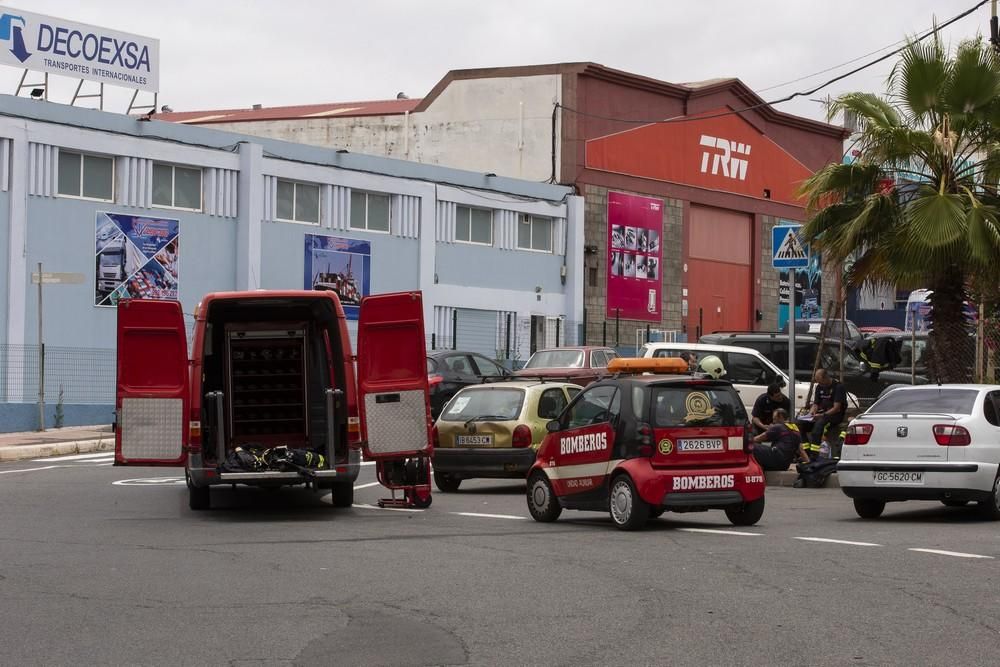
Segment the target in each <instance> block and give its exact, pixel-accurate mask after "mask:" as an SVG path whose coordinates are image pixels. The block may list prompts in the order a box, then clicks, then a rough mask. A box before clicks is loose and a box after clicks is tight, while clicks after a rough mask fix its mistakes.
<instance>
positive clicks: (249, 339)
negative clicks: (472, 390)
mask: <svg viewBox="0 0 1000 667" xmlns="http://www.w3.org/2000/svg"><path fill="white" fill-rule="evenodd" d="M424 347H425V342H424V329H423V306H422V302H421V295H420V293H419V292H407V293H398V294H383V295H376V296H370V297H366V298H365V299H364V300H363V301H362V303H361V307H360V315H359V320H358V355H357V357H355V356H354V355H353V354H352V352H351V343H350V338H349V337H348V331H347V321H346V318H345V317H344V310H343V308H342V306H341V304H340V301H339V300H338V298H337V296H336V294H334V293H333V292H318V291H257V292H222V293H214V294H209V295H207V296H205V298H204V299H203V300H202V301H201V303H200V304H198V307H197V308H196V312H195V327H194V339H193V346H192V350H191V355H190V357H189V356H188V349H187V333H186V329H185V324H184V314H183V311H182V309H181V304H180V303H178V302H176V301H148V300H123V301H121V302H120V303H119V305H118V389H117V399H116V406H117V415H118V417H117V427H116V442H115V464H116V465H131V466H183V467H184V471H185V478H186V480H187V486H188V490H189V492H190V506H191V508H192V509H207V508H208V507H209V505H210V496H209V488H210V487H211V486H214V485H222V484H247V485H255V486H283V485H292V484H306V485H309V486H313V487H314V488H317V489H331V490H332V496H333V504H334V505H335V506H338V507H344V506H350V505H351V504H352V503H353V499H354V481H355V480H356V479H357V477H358V472H359V465H360V459H361V452H362V451H363V452H364V454H365V457H366V458H370V459H374V460H376V462H377V472H378V477H379V481H380V482H382V483H383V484H385V485H386V486H389V487H390V488H394V489H396V488H399V489H404V491H405V494H406V498H407V501H408V502H409V504H412V505H419V506H427V505H429V504H430V485H429V484H430V482H429V475H428V474H427V473H428V472H429V456H430V453H431V444H430V443H431V439H430V408H429V403H428V400H427V371H426V367H425V359H424V356H425V354H424ZM355 365H356V367H357V375H358V379H357V381H355ZM275 451H280V452H285V453H286V455H287V452H289V451H293V452H305V453H306V455H307V456H308V461H305V462H304V461H299V462H298V463H296V462H295V461H293V460H292V459H291V458H290V457H287V456H286V458H284V459H282V460H281V461H279V462H278V463H277V464H275V465H267V462H266V461H260V462H259V463H260V465H257V463H258V459H260V458H261V457H260V456H253V455H250V454H249V453H250V452H257V453H259V452H268V453H271V452H275ZM317 455H318V456H317ZM240 457H242V458H240ZM320 457H322V458H320ZM234 461H235V462H237V463H239V462H240V461H248V462H249V464H250V465H248V466H247V467H244V468H240V467H238V466H234V465H232V464H233V462H234ZM317 462H319V464H318V465H317Z"/></svg>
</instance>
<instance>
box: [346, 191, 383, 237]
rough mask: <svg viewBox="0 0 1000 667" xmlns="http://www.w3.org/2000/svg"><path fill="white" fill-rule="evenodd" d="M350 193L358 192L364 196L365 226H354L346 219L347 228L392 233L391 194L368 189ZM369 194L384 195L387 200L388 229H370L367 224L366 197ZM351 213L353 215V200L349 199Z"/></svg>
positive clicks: (358, 230) (367, 231)
mask: <svg viewBox="0 0 1000 667" xmlns="http://www.w3.org/2000/svg"><path fill="white" fill-rule="evenodd" d="M351 194H352V195H354V194H359V195H364V196H365V226H364V227H355V226H354V225H352V224H351V221H350V220H348V221H347V228H348V229H349V230H353V231H356V232H366V233H368V234H391V233H392V195H391V194H389V193H388V192H373V191H369V190H352V191H351ZM370 195H375V196H377V197H385V198H386V199H388V200H389V207H388V211H389V228H388V229H372V228H371V227H369V226H368V208H369V207H368V197H369V196H370ZM351 215H352V216H353V215H354V200H353V199H352V200H351Z"/></svg>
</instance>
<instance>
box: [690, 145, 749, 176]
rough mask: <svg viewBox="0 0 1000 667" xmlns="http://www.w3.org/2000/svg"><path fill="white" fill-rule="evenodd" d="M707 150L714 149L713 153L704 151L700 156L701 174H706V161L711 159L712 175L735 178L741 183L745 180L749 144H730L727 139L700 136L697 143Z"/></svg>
mask: <svg viewBox="0 0 1000 667" xmlns="http://www.w3.org/2000/svg"><path fill="white" fill-rule="evenodd" d="M698 143H700V144H701V145H702V146H706V147H707V148H712V149H716V150H714V151H711V152H709V151H707V150H706V151H704V152H702V154H701V173H703V174H707V173H708V160H709V158H711V159H712V175H713V176H715V175H717V174H719V173H721V174H722V176H724V177H726V178H735V179H738V180H741V181H745V180H747V166H748V165H749V161H748V160H747V158H749V157H750V144H744V143H739V142H736V141H732V142H730V141H729V140H728V139H722V138H719V137H710V136H708V135H707V134H703V135H701V140H700V141H699V142H698Z"/></svg>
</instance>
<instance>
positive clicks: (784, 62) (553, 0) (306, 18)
mask: <svg viewBox="0 0 1000 667" xmlns="http://www.w3.org/2000/svg"><path fill="white" fill-rule="evenodd" d="M974 4H976V1H975V0H937V1H936V2H935V1H932V0H834V1H830V0H825V1H821V0H743V1H742V2H735V1H728V0H725V1H724V0H612V1H610V2H597V1H596V0H530V1H528V0H495V1H493V2H484V1H476V0H423V1H420V0H405V1H404V0H313V1H311V2H310V1H307V0H282V1H281V2H277V1H264V0H161V1H152V2H145V1H142V0H87V1H86V2H81V1H80V0H0V5H6V6H9V7H14V8H17V9H22V10H27V11H32V12H36V13H41V14H49V15H53V16H58V17H61V18H65V19H70V20H75V21H80V22H85V23H91V24H96V25H101V26H105V27H108V28H113V29H116V30H121V31H125V32H132V33H137V34H141V35H146V36H150V37H156V38H158V39H159V40H160V56H161V69H160V100H159V101H160V104H161V105H162V104H169V105H170V106H171V107H172V108H173V109H174V110H175V111H182V110H195V109H211V108H232V107H249V106H250V105H252V104H255V103H258V104H263V105H265V106H284V105H290V104H307V103H319V102H335V101H358V100H371V99H389V98H394V97H395V96H396V93H397V92H400V91H403V92H405V93H406V94H408V95H409V96H410V97H421V96H423V95H425V94H426V93H427V92H428V91H429V90H430V89H431V88H432V87H433V85H434V84H435V83H436V82H437V81H438V80H439V79H440V78H441V77H442V76H444V74H445V73H446V72H447V71H448V70H450V69H462V68H469V67H488V66H503V65H532V64H539V63H552V62H568V61H585V60H586V61H594V62H597V63H601V64H603V65H607V66H608V67H614V68H618V69H623V70H627V71H630V72H634V73H637V74H642V75H645V76H649V77H654V78H659V79H663V80H666V81H672V82H684V81H697V80H702V79H709V78H716V77H723V76H735V77H739V78H741V79H743V81H745V82H746V83H747V84H748V85H749V86H750V87H751V88H753V89H754V90H756V91H758V92H759V93H760V94H761V95H762V96H763V97H764V98H765V99H768V100H771V99H776V98H778V97H782V96H784V95H786V94H788V93H791V92H794V91H796V90H803V89H806V88H809V87H812V86H814V85H816V84H818V83H821V82H823V81H825V80H827V79H828V78H831V77H833V76H835V75H837V74H839V73H842V72H845V71H847V70H849V69H851V68H852V67H855V66H857V64H861V62H866V61H867V60H868V59H864V60H862V61H860V62H859V63H856V64H854V65H849V66H846V67H841V68H838V69H836V70H834V71H832V72H829V73H826V74H821V75H819V76H815V77H812V78H809V79H806V80H805V81H801V82H798V83H795V84H793V85H788V86H783V87H780V88H774V89H770V90H765V88H768V87H770V86H774V85H776V84H781V83H785V82H787V81H790V80H792V79H797V78H799V77H803V76H806V75H809V74H813V73H815V72H817V71H819V70H823V69H826V68H829V67H832V66H834V65H838V64H840V63H843V62H845V61H848V60H851V59H854V58H857V57H858V56H862V55H864V54H867V53H869V52H872V51H876V50H879V49H883V47H886V46H888V45H890V44H892V43H894V42H896V41H898V40H901V39H903V38H905V37H906V36H907V35H912V34H914V33H916V32H923V31H925V30H927V29H929V28H930V27H931V26H932V25H933V23H934V19H935V16H936V18H937V20H938V22H939V23H940V22H944V21H945V20H947V19H949V18H951V17H953V16H955V15H957V14H959V13H961V12H962V11H964V10H966V9H968V8H970V7H972V6H973V5H974ZM988 31H989V3H987V4H986V5H985V6H983V7H981V8H980V9H978V10H977V11H976V12H975V13H974V14H972V15H970V16H968V17H966V18H964V19H962V20H960V21H959V22H957V23H955V24H954V25H953V26H951V27H949V28H948V29H946V30H943V31H942V34H943V35H944V37H945V39H946V41H947V42H950V43H952V44H956V43H957V42H958V41H959V40H960V39H963V38H965V37H972V36H974V35H975V34H976V33H977V32H981V33H983V34H988ZM884 52H885V51H880V52H879V54H876V56H871V58H874V57H877V55H880V54H882V53H884ZM890 62H892V61H891V60H890V61H889V62H887V63H884V64H882V65H879V66H876V67H873V68H871V69H870V70H868V71H867V72H865V73H863V74H857V75H854V76H852V77H850V78H848V79H846V80H844V81H842V82H840V83H838V84H835V85H833V86H831V87H829V88H827V89H825V90H824V91H823V92H821V93H817V94H814V95H812V96H811V97H813V98H819V97H822V96H825V94H827V93H829V94H831V95H834V96H836V95H837V93H839V92H844V91H847V90H872V91H879V90H881V88H882V83H883V82H884V80H885V77H886V75H887V73H888V71H889V68H890V64H889V63H890ZM20 74H21V72H20V71H19V70H15V69H13V68H9V67H0V92H3V93H13V92H14V90H15V88H16V86H17V81H18V79H19V77H20ZM85 85H86V84H85ZM92 85H93V86H95V87H96V84H92ZM75 86H76V81H75V80H70V79H66V78H63V77H55V76H52V79H51V85H50V90H51V92H50V98H51V99H52V100H53V101H62V102H68V101H69V99H70V98H71V97H72V94H73V90H74V88H75ZM130 96H131V91H124V90H122V89H113V88H108V89H107V100H106V104H105V109H107V110H110V111H118V112H124V111H125V109H126V108H127V105H128V100H129V98H130ZM779 108H780V109H782V110H784V111H788V112H791V113H797V114H800V115H804V116H809V117H812V118H821V117H822V116H823V113H824V112H823V109H822V107H821V105H820V104H819V103H817V102H813V101H810V100H809V99H801V98H800V99H799V100H797V101H793V102H788V103H785V104H782V105H780V106H779Z"/></svg>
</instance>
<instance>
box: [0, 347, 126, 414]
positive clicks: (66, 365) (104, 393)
mask: <svg viewBox="0 0 1000 667" xmlns="http://www.w3.org/2000/svg"><path fill="white" fill-rule="evenodd" d="M41 356H42V350H41V349H40V348H39V346H38V345H0V401H2V402H4V403H34V402H36V401H37V400H38V385H39V378H40V374H41V372H42V370H43V369H42V368H41V367H40V364H39V359H40V358H41ZM44 359H45V368H44V377H45V392H44V396H45V403H46V404H48V405H55V404H56V403H57V402H59V401H61V402H62V403H64V404H67V405H111V404H113V403H114V402H115V364H116V357H115V351H114V350H106V349H95V348H82V347H53V346H50V345H46V346H44Z"/></svg>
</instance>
